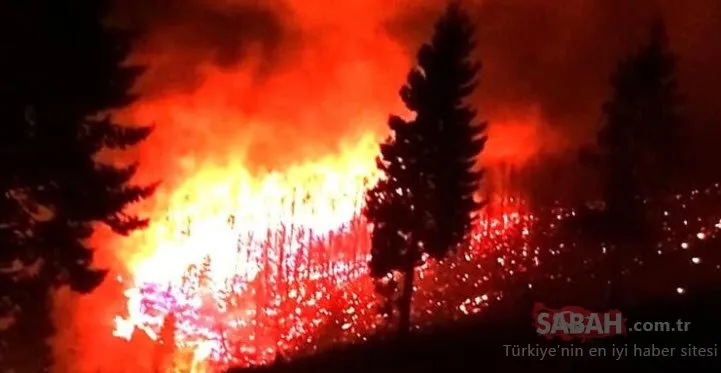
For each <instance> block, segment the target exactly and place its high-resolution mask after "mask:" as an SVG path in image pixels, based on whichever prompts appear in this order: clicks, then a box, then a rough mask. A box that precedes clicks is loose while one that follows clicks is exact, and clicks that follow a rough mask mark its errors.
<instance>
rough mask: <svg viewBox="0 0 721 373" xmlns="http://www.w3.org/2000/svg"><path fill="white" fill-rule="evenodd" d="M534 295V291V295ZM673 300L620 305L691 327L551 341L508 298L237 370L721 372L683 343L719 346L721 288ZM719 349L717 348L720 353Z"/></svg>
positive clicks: (520, 304) (524, 306)
mask: <svg viewBox="0 0 721 373" xmlns="http://www.w3.org/2000/svg"><path fill="white" fill-rule="evenodd" d="M529 298H530V297H529ZM671 298H672V300H669V301H656V302H653V303H645V304H640V305H638V306H635V307H633V308H624V309H622V311H623V313H624V317H627V318H628V320H631V321H633V320H636V321H671V323H675V322H676V320H678V319H681V320H684V321H689V322H690V324H689V331H688V332H685V333H684V332H665V333H664V332H648V333H645V332H636V333H629V334H628V335H627V336H618V337H613V338H609V339H603V340H601V339H597V340H590V341H586V342H581V341H573V342H563V341H560V340H558V339H555V340H552V341H546V340H545V339H543V338H540V337H539V336H538V335H536V334H535V331H534V329H533V326H532V317H531V311H532V306H533V304H532V303H533V301H532V300H531V299H527V300H524V301H520V300H518V299H516V300H515V301H505V302H502V303H500V304H497V305H496V306H494V307H492V308H491V309H490V310H489V312H488V313H487V314H485V315H484V316H483V317H482V318H481V319H478V320H474V321H470V322H468V323H466V324H464V325H460V324H459V325H456V326H454V327H453V328H448V329H445V330H437V331H432V332H427V333H425V334H422V335H416V336H414V337H413V338H411V339H410V340H407V341H404V342H402V341H399V340H377V341H373V342H369V343H366V344H363V345H358V346H348V347H345V348H339V349H337V350H334V351H328V352H326V353H324V354H318V355H315V356H310V357H306V358H302V359H299V360H294V361H293V362H283V363H277V364H275V365H273V366H270V367H261V368H252V369H247V370H241V369H238V370H232V371H231V372H233V373H239V372H268V373H275V372H278V373H291V372H292V373H295V372H308V373H321V372H322V373H352V372H358V373H361V372H362V373H369V372H378V373H381V372H382V373H385V372H387V373H400V372H413V373H422V372H449V373H450V372H472V371H479V372H500V371H504V372H506V371H509V372H527V371H535V372H552V371H554V372H558V371H561V372H608V371H616V372H627V371H628V372H630V371H637V370H641V369H643V370H644V371H652V372H655V371H663V372H680V371H686V372H719V371H721V364H720V361H721V359H720V358H719V357H718V356H715V357H684V356H681V355H682V350H681V349H682V348H687V349H688V348H689V347H694V346H695V347H705V348H707V347H711V348H715V351H718V350H719V349H721V289H716V290H712V289H707V290H705V291H704V293H701V294H696V295H691V294H685V295H683V296H679V297H671ZM528 344H531V345H532V346H533V347H535V346H537V345H538V346H545V347H564V346H565V347H568V346H571V344H573V345H574V346H577V347H581V350H582V351H583V353H584V356H582V357H581V356H578V357H568V356H566V357H559V356H556V357H546V358H544V359H541V358H540V357H514V356H508V355H509V353H507V352H506V347H504V345H521V346H528ZM614 346H615V347H621V346H627V347H628V354H629V355H630V356H627V357H625V358H621V359H620V360H617V358H616V357H613V356H611V355H612V351H611V349H612V347H614ZM650 347H657V348H662V347H666V348H671V347H673V348H675V350H674V351H673V355H674V356H670V357H643V356H633V355H634V352H636V354H638V350H637V349H638V348H650ZM591 348H598V349H602V348H605V349H606V351H607V353H608V356H605V357H591V356H589V354H590V352H591ZM717 354H718V353H717Z"/></svg>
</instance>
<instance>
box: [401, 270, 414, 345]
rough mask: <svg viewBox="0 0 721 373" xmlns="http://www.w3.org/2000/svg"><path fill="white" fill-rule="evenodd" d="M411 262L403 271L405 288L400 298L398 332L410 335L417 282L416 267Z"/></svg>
mask: <svg viewBox="0 0 721 373" xmlns="http://www.w3.org/2000/svg"><path fill="white" fill-rule="evenodd" d="M409 263H411V264H410V265H408V266H407V267H406V268H405V269H404V271H403V289H401V296H400V297H399V298H398V314H399V315H398V317H399V319H398V332H399V333H400V335H404V336H405V335H408V334H409V333H410V331H411V325H412V324H411V308H412V303H413V285H414V282H415V277H416V276H415V268H414V266H413V264H412V262H411V261H409Z"/></svg>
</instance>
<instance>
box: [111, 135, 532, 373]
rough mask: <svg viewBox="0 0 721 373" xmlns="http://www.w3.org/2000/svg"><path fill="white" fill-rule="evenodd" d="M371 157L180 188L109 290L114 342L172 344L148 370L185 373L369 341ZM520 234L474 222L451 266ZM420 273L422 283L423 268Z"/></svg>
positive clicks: (372, 311)
mask: <svg viewBox="0 0 721 373" xmlns="http://www.w3.org/2000/svg"><path fill="white" fill-rule="evenodd" d="M370 145H371V146H370V147H369V146H367V145H366V144H361V146H360V147H359V148H358V149H352V150H351V151H350V152H349V153H348V154H344V155H343V156H341V157H339V158H337V159H333V160H332V161H330V160H328V161H326V162H319V163H315V164H307V165H302V166H296V167H292V168H290V169H289V170H288V171H287V172H286V173H284V174H279V173H271V174H267V175H266V176H265V177H264V178H261V179H259V180H258V179H253V178H252V175H250V174H242V173H239V172H237V171H236V172H235V173H234V174H235V175H237V177H227V173H226V172H223V171H222V170H205V172H201V173H199V174H198V175H197V177H196V178H194V179H190V180H188V181H187V182H186V183H185V184H184V185H183V186H182V187H180V188H178V189H176V190H175V192H174V194H173V196H171V198H170V201H171V202H170V205H169V209H168V215H167V216H165V217H164V218H163V219H160V220H157V221H153V222H152V224H151V226H150V227H149V229H147V230H146V231H145V232H142V233H141V235H142V236H143V238H142V242H143V245H147V246H146V247H145V248H144V249H143V250H140V252H142V253H144V254H143V255H145V256H142V257H140V258H139V259H138V260H137V261H136V262H134V263H131V264H130V269H129V272H130V278H128V279H123V278H118V281H120V282H121V283H122V284H123V285H124V286H126V287H127V289H126V290H125V295H126V297H127V310H126V312H125V313H124V314H123V315H118V316H116V318H115V321H116V328H115V331H114V335H115V336H117V337H119V338H124V339H127V340H131V339H133V338H137V335H138V333H141V334H145V336H147V337H149V338H150V339H151V340H153V341H155V343H156V344H157V345H166V346H167V345H169V344H172V345H173V346H174V348H173V349H172V350H171V351H166V350H163V351H164V352H162V351H161V352H159V354H160V355H161V356H155V357H154V359H155V360H156V361H155V362H154V363H153V364H154V365H160V366H165V367H168V366H170V365H168V364H171V365H172V366H173V368H172V371H175V370H177V371H193V372H200V371H203V370H202V369H206V368H207V367H208V366H210V367H213V368H214V369H218V368H219V367H224V366H228V365H229V364H236V365H247V364H261V363H267V362H269V361H272V360H274V359H275V358H276V355H277V354H293V353H296V352H306V353H307V352H312V351H314V350H315V349H317V348H319V345H321V344H327V343H335V342H348V341H352V340H357V339H360V338H364V337H366V336H368V335H369V334H370V333H372V332H373V330H374V329H376V328H377V327H379V326H380V325H382V323H381V322H380V321H381V320H380V317H379V316H378V313H377V311H376V299H375V295H374V289H373V286H372V284H371V281H370V279H369V278H368V277H367V276H366V275H367V270H366V269H367V260H368V254H369V240H368V239H369V236H368V228H367V226H366V224H365V223H364V222H363V219H362V217H361V215H360V212H361V209H362V200H363V193H364V190H365V187H366V186H367V185H368V184H369V183H371V182H373V179H374V176H375V175H374V170H375V168H374V153H373V151H374V149H375V146H372V145H373V144H372V143H371V144H370ZM214 176H220V177H221V179H214ZM253 182H255V183H253ZM513 208H517V206H514V207H513ZM528 223H529V221H528V217H526V216H520V215H519V214H518V213H517V212H513V213H511V212H506V213H503V212H501V213H500V214H499V216H495V217H491V218H489V219H487V220H484V221H482V222H481V224H480V225H479V227H478V235H479V236H478V237H477V238H479V240H478V241H477V243H479V245H478V247H475V248H474V250H473V251H471V252H469V253H464V256H463V257H462V258H470V257H469V256H468V255H473V254H474V253H475V254H476V255H477V254H479V251H482V250H486V249H488V247H489V246H490V245H493V244H494V243H497V239H503V237H504V236H505V235H506V234H507V233H509V232H510V233H511V234H513V233H519V232H520V229H519V228H520V227H519V225H523V226H525V225H526V224H528ZM481 236H483V239H482V240H481V239H480V238H481ZM421 272H422V273H421V277H422V278H423V277H424V276H431V277H432V274H433V268H432V267H429V266H426V267H425V268H423V269H421ZM463 274H464V275H467V274H468V273H467V272H464V273H463ZM420 286H421V287H422V286H423V281H421V283H420ZM431 288H432V287H430V286H429V289H431ZM457 290H458V289H451V291H457ZM422 291H423V289H420V292H422ZM466 296H471V298H472V299H475V298H477V299H478V300H477V301H474V302H472V303H473V304H470V305H468V304H461V305H460V306H457V307H455V308H456V310H457V311H460V312H464V313H467V312H468V309H467V307H470V308H471V309H473V308H477V307H479V306H482V303H486V302H487V301H488V300H489V299H488V295H485V294H484V295H481V294H475V296H474V294H473V293H472V292H471V293H469V294H466ZM435 302H437V300H434V299H432V298H428V299H427V300H426V302H425V303H420V304H419V306H418V308H419V312H420V313H424V312H428V313H429V314H433V312H432V310H431V307H432V306H433V303H435ZM458 307H460V308H458ZM434 316H435V315H434ZM158 359H160V361H158ZM168 359H170V360H168ZM201 363H202V364H208V365H206V366H205V368H201V367H200V366H199V365H198V364H201ZM214 369H211V371H212V370H214Z"/></svg>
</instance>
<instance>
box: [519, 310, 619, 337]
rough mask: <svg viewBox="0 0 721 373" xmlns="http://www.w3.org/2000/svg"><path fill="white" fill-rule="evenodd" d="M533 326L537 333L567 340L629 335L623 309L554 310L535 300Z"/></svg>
mask: <svg viewBox="0 0 721 373" xmlns="http://www.w3.org/2000/svg"><path fill="white" fill-rule="evenodd" d="M533 326H534V327H535V328H536V333H538V334H539V335H541V336H543V337H545V338H547V339H553V338H554V337H558V338H560V339H561V340H565V341H569V340H573V339H581V340H585V339H593V338H606V337H612V336H615V335H626V319H625V318H623V315H622V314H621V311H618V310H610V311H606V312H591V311H589V310H587V309H585V308H583V307H577V306H568V307H563V308H559V309H551V308H548V307H546V306H545V305H544V304H542V303H536V304H535V305H534V307H533Z"/></svg>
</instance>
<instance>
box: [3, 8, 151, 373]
mask: <svg viewBox="0 0 721 373" xmlns="http://www.w3.org/2000/svg"><path fill="white" fill-rule="evenodd" d="M109 3H110V2H108V1H96V2H93V3H92V4H90V3H88V4H85V3H83V4H78V3H77V2H74V1H53V2H46V1H27V2H22V3H13V4H12V5H10V6H9V7H6V8H5V11H6V15H7V18H6V20H7V22H3V25H4V26H6V27H9V30H14V31H15V32H17V30H24V31H23V36H24V37H25V39H24V40H23V41H22V42H18V41H17V40H13V41H10V42H4V43H2V45H3V47H4V48H5V49H4V50H3V52H2V57H0V65H2V66H3V69H2V70H3V73H2V75H0V82H1V84H0V86H1V87H2V88H0V94H1V95H2V105H0V118H2V120H3V123H4V125H3V126H2V130H1V131H2V132H1V134H2V136H0V138H2V142H0V147H1V150H2V153H0V154H2V156H3V162H2V167H3V170H2V171H3V177H4V178H5V179H4V181H3V183H2V187H3V190H2V194H3V200H2V207H0V210H1V211H0V214H1V215H2V216H0V223H1V224H0V240H2V255H1V256H0V270H1V271H0V275H1V276H2V277H3V278H2V280H0V282H2V283H3V285H4V286H2V290H8V291H12V295H13V297H12V302H14V303H15V306H17V307H19V308H20V309H21V312H18V315H19V316H21V318H19V319H18V322H17V323H16V324H15V325H14V326H13V328H12V329H11V330H10V332H13V334H12V335H14V336H16V337H22V338H20V339H17V340H15V342H14V343H13V344H11V346H16V347H18V348H19V347H22V349H21V350H17V351H14V353H13V354H12V355H13V356H15V357H16V358H17V359H18V361H19V362H23V361H24V362H23V363H27V362H31V361H35V362H39V363H38V364H36V366H34V367H29V366H24V367H21V369H20V370H23V371H41V370H43V369H44V368H43V367H42V365H43V364H46V362H44V361H43V358H38V356H44V357H47V355H44V354H43V353H42V352H40V351H42V350H43V349H45V348H46V346H45V339H46V338H47V334H49V333H50V331H51V330H52V328H50V325H51V323H50V314H49V309H50V303H49V300H48V292H49V291H50V289H51V288H52V287H53V286H61V285H69V286H70V287H71V288H72V289H73V290H75V291H79V292H90V291H91V290H93V289H94V288H95V287H97V286H98V285H99V284H100V283H101V281H102V280H103V278H104V276H105V271H103V270H98V269H95V268H93V249H92V248H91V247H89V246H88V243H87V241H88V238H89V237H90V235H91V234H92V233H93V224H95V223H97V222H101V223H105V224H106V225H108V226H109V227H111V228H112V229H113V230H114V231H115V232H118V233H121V234H126V233H128V232H130V231H132V230H134V229H137V228H141V227H143V226H144V225H145V223H146V222H145V221H144V220H142V219H139V218H137V217H135V216H132V215H128V214H125V213H124V212H123V211H124V209H125V207H126V206H127V205H128V204H130V203H132V202H135V201H137V200H139V199H142V198H145V197H148V196H149V195H150V194H151V193H152V191H153V187H142V186H135V185H131V184H130V183H129V181H130V179H131V178H132V177H133V175H134V173H135V169H136V166H135V165H130V166H126V167H116V166H114V165H109V164H105V163H99V161H98V154H99V153H100V152H101V151H102V150H105V149H114V150H124V149H126V148H128V147H131V146H133V145H135V144H137V143H139V142H140V141H142V140H143V139H144V138H145V137H147V136H148V135H149V133H150V129H149V128H147V127H132V128H129V127H123V126H120V125H119V124H117V123H116V122H115V121H114V120H113V118H112V117H111V116H110V115H109V114H108V112H109V111H112V110H115V109H119V108H123V107H125V106H126V105H128V104H130V103H131V102H132V101H133V97H132V96H131V95H130V94H129V89H130V88H131V86H132V85H133V83H134V80H135V77H136V76H137V75H138V74H139V73H140V72H141V70H140V69H139V68H137V67H133V66H127V65H125V60H126V58H127V56H128V53H129V51H130V42H131V37H130V35H129V34H128V33H126V32H124V31H120V30H118V29H113V28H109V27H106V26H105V24H104V21H105V20H104V18H105V16H106V15H107V11H108V7H109V6H110V4H109ZM12 33H13V32H12V31H7V30H6V31H5V32H3V33H2V34H3V35H12ZM29 267H30V268H33V269H34V271H33V273H32V274H30V273H28V271H27V268H29ZM30 275H32V276H30ZM21 280H22V281H21ZM31 345H35V347H30V346H31ZM34 349H35V351H33V350H34ZM31 351H32V352H31ZM28 353H31V354H32V355H30V356H31V357H30V356H27V354H28ZM1 360H3V362H8V364H12V361H8V360H5V359H1Z"/></svg>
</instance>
